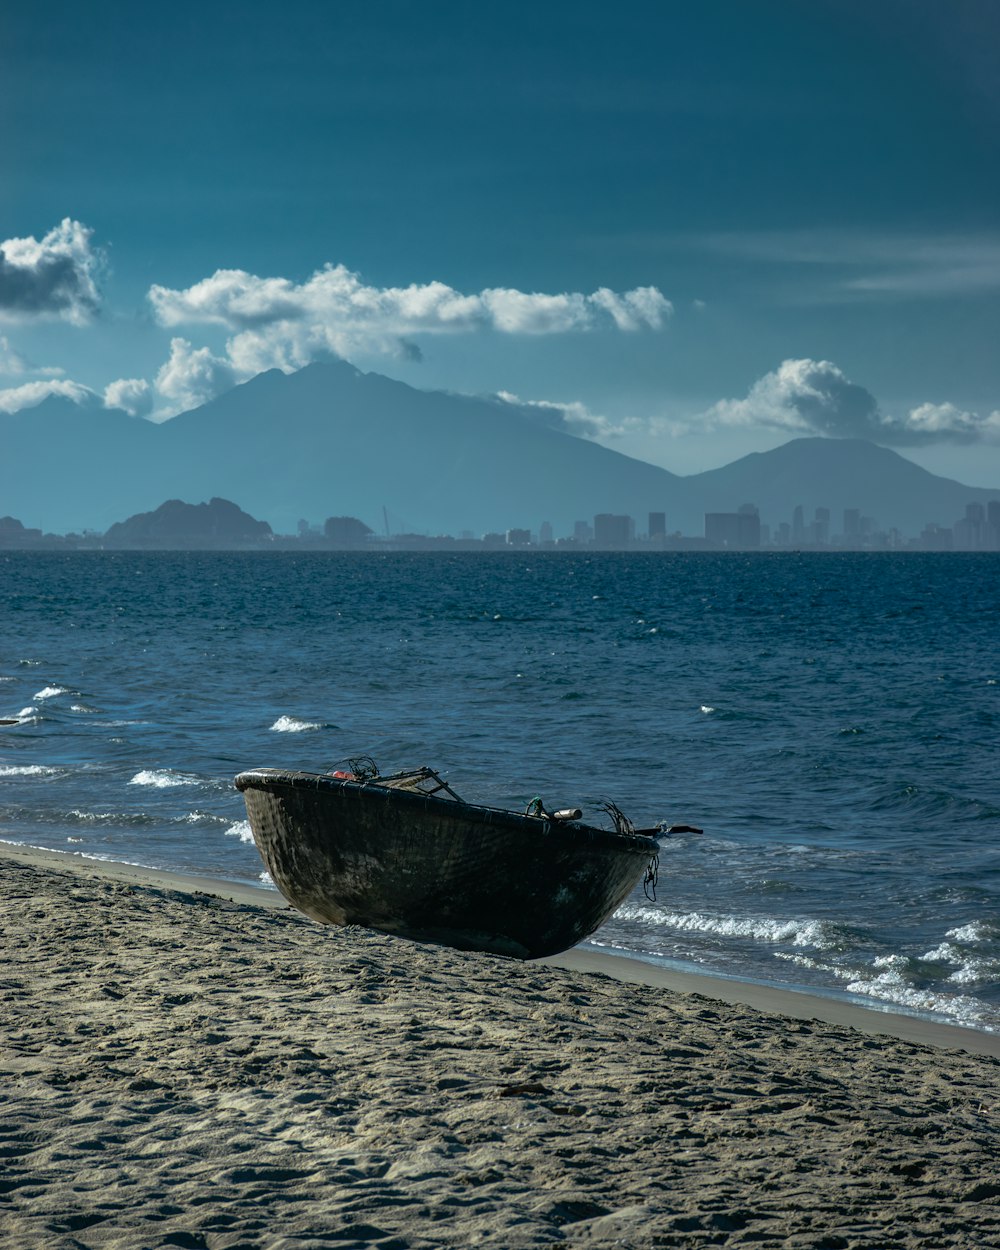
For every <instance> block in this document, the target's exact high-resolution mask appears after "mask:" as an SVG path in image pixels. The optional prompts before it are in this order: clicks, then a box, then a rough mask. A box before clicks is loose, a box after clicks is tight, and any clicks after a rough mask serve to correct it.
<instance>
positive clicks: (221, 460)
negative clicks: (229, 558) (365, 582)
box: [0, 361, 1000, 535]
mask: <svg viewBox="0 0 1000 1250" xmlns="http://www.w3.org/2000/svg"><path fill="white" fill-rule="evenodd" d="M213 496H222V497H224V498H226V499H232V500H236V501H237V502H238V504H239V506H240V507H241V508H244V509H246V510H247V512H249V513H251V514H252V515H253V516H254V517H258V518H261V519H262V520H265V521H267V522H268V523H269V524H270V525H271V527H272V528H273V529H274V531H275V532H276V533H294V532H295V531H296V529H297V526H298V522H299V520H300V519H305V520H308V521H310V522H312V523H314V524H315V523H322V521H323V520H324V518H326V517H329V516H334V515H340V516H343V515H350V516H356V517H359V518H361V519H362V520H363V521H365V522H366V523H367V524H369V525H370V526H371V527H372V528H373V529H375V530H376V531H378V532H380V533H381V532H383V528H384V521H383V518H384V517H385V516H386V515H387V514H388V516H389V517H390V518H391V523H392V529H393V532H400V531H402V530H412V531H414V532H420V533H428V534H436V533H452V534H458V533H460V532H461V531H463V530H468V531H472V532H474V533H476V534H481V533H483V532H486V531H500V532H503V531H505V530H507V529H508V528H511V527H524V528H531V529H537V527H538V525H539V523H540V522H542V521H549V522H551V523H552V525H553V527H554V528H555V532H556V533H557V534H559V533H568V532H572V528H573V524H574V522H575V521H578V520H586V521H592V519H593V517H594V515H595V514H597V513H602V512H609V513H616V514H628V515H630V516H632V517H634V518H635V519H636V522H637V529H639V530H640V531H641V530H644V529H645V527H646V518H647V514H648V513H649V512H663V513H665V514H666V524H667V530H668V532H674V531H680V532H682V533H685V534H692V535H696V534H701V533H702V532H703V529H704V514H705V513H706V512H715V511H719V512H735V511H736V509H737V508H738V507H739V506H740V505H742V504H745V503H753V504H756V505H757V507H758V508H759V510H760V514H761V517H762V519H763V520H764V521H765V522H768V523H770V524H772V525H777V524H778V523H779V522H781V521H790V520H791V517H792V511H793V509H794V508H795V507H796V506H797V505H802V506H803V508H804V510H805V515H806V520H807V521H808V520H809V519H811V517H812V515H813V513H814V511H815V509H816V508H817V507H826V508H829V509H830V511H831V519H832V528H833V529H834V530H839V528H840V519H841V513H842V510H843V509H847V508H856V509H858V510H859V511H860V512H861V513H863V514H865V515H867V516H871V517H874V518H876V519H877V521H878V523H879V526H880V527H881V528H884V529H887V528H889V527H895V528H897V529H899V530H901V531H902V532H903V533H905V534H917V533H919V531H920V530H921V529H922V528H923V526H924V525H925V524H926V523H928V522H937V523H939V524H942V525H951V524H953V522H954V521H955V520H957V519H958V518H959V517H961V516H962V515H963V513H964V511H965V507H966V505H967V504H968V503H972V502H982V503H985V502H986V501H988V500H990V499H1000V488H998V489H997V490H987V489H984V488H977V487H970V486H964V485H962V484H961V483H958V482H954V481H951V480H950V479H947V478H942V477H937V476H935V475H934V474H931V473H928V472H927V471H926V470H924V469H921V468H919V467H918V466H917V465H915V464H913V463H912V462H911V461H908V460H905V459H904V458H903V457H901V456H899V455H897V454H896V453H895V452H893V451H890V450H887V449H886V448H883V447H879V446H876V445H875V444H873V443H868V442H864V441H862V440H855V439H827V438H802V439H794V440H792V441H791V442H789V443H787V444H785V445H784V446H782V447H779V448H777V449H776V450H774V451H770V452H762V453H755V454H753V455H749V456H745V457H743V458H742V459H740V460H737V461H735V462H733V463H732V464H728V465H726V466H724V467H722V468H719V469H713V470H709V471H708V472H705V473H699V474H694V475H692V476H688V477H680V476H678V475H676V474H673V473H670V472H668V471H667V470H666V469H662V468H658V467H656V466H654V465H650V464H646V463H644V462H643V461H640V460H635V459H633V458H631V457H629V456H624V455H622V454H621V453H619V452H616V451H612V450H610V449H608V448H606V447H603V446H601V445H599V444H597V443H594V442H591V441H588V440H586V439H583V438H578V437H576V436H574V435H572V434H569V433H567V432H565V431H564V430H562V429H558V428H554V427H553V426H551V425H546V424H542V423H540V422H539V419H538V414H537V412H536V411H535V410H532V409H531V408H530V407H527V406H525V407H521V406H518V405H516V404H510V403H506V402H503V401H500V400H497V399H491V398H475V397H470V396H466V395H455V394H449V393H446V392H429V391H421V390H417V389H415V388H413V387H411V386H408V385H406V384H405V383H402V382H397V381H393V380H391V379H389V378H386V377H384V376H382V375H380V374H377V373H362V372H361V371H360V370H358V369H356V368H354V366H352V365H350V364H348V363H347V362H345V361H325V362H321V363H317V364H312V365H309V366H307V367H306V368H304V369H301V370H299V371H298V372H297V373H293V374H284V373H282V372H280V371H279V370H276V369H275V370H271V371H269V372H266V373H262V374H259V375H258V376H257V377H255V378H253V379H252V380H251V381H249V382H246V383H244V384H242V385H240V386H237V387H234V388H233V389H232V390H230V391H227V392H226V393H225V394H223V395H221V396H219V397H218V398H217V399H214V400H212V401H211V402H209V403H207V404H204V405H202V406H201V407H199V408H195V409H192V410H190V411H188V412H184V413H181V414H180V415H179V416H176V417H174V418H173V419H172V420H170V421H166V422H164V423H162V424H160V425H156V424H153V423H151V422H148V421H144V420H139V419H135V418H132V417H129V416H127V415H126V414H125V413H123V412H119V411H116V410H108V409H105V408H102V407H99V406H96V405H95V406H94V407H89V408H88V407H86V406H83V407H81V406H79V405H77V404H74V403H71V402H69V401H68V400H65V399H62V398H58V397H54V396H53V397H50V398H49V399H47V400H45V401H44V402H43V403H42V404H40V405H38V406H37V407H35V408H32V409H22V410H21V411H20V412H17V413H13V414H0V514H5V513H6V514H9V515H11V516H14V517H18V518H19V519H20V520H22V521H23V522H24V524H25V525H28V526H35V527H40V528H42V529H44V530H46V531H47V532H55V533H60V532H67V531H71V530H72V531H80V530H83V529H92V530H98V531H102V532H103V531H104V530H106V529H107V528H108V527H109V526H110V525H111V524H112V523H114V522H116V521H119V520H121V519H122V518H124V517H127V516H131V515H133V514H135V513H139V512H146V511H150V510H152V509H155V508H156V507H157V506H158V505H159V504H161V503H162V502H163V500H165V499H184V500H187V501H191V502H199V501H203V500H208V499H210V498H212V497H213Z"/></svg>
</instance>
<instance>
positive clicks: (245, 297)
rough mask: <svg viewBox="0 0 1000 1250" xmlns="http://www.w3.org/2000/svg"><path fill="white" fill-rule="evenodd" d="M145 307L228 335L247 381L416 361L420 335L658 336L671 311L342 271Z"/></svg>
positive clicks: (167, 322)
mask: <svg viewBox="0 0 1000 1250" xmlns="http://www.w3.org/2000/svg"><path fill="white" fill-rule="evenodd" d="M149 300H150V303H151V304H152V306H153V312H154V315H155V317H156V319H157V321H159V323H160V324H161V325H164V326H180V325H194V324H201V325H217V326H223V327H224V328H225V329H227V330H229V331H230V332H231V333H232V334H233V337H232V338H231V339H230V341H229V343H228V345H227V350H228V351H229V355H230V358H231V359H232V361H233V362H234V364H235V365H236V367H237V368H239V369H241V370H243V371H248V370H249V369H251V368H256V367H257V366H259V365H261V364H262V362H265V361H266V362H267V363H266V364H264V365H263V367H275V366H276V367H278V368H301V367H302V365H305V364H308V363H309V362H310V361H312V360H315V359H317V358H318V357H319V356H321V355H323V354H330V353H334V354H336V355H339V356H345V355H350V354H351V353H352V352H356V351H359V350H362V351H372V350H375V351H389V352H393V353H402V354H404V355H408V356H410V357H412V356H413V354H414V344H413V343H412V341H411V339H412V336H413V335H416V334H460V333H471V332H474V331H479V330H494V331H497V332H499V333H502V334H531V335H543V334H566V333H572V332H580V331H589V330H594V329H597V328H599V327H600V326H602V325H605V326H614V327H616V328H617V329H619V330H621V331H625V332H635V331H638V330H641V329H643V328H646V329H653V330H658V329H660V328H661V327H662V325H663V323H664V322H665V321H666V320H667V318H669V316H670V315H671V313H672V311H673V307H672V305H671V304H670V301H669V300H667V299H665V298H664V296H663V295H662V294H661V293H660V291H658V290H657V289H656V287H636V288H635V289H634V290H632V291H626V292H624V293H621V294H619V293H617V292H615V291H611V290H608V289H607V288H606V287H601V288H600V289H598V290H597V291H595V292H593V293H592V294H590V295H584V294H581V293H580V292H564V293H561V294H555V295H548V294H543V293H538V292H535V293H528V292H525V291H518V290H515V289H512V288H508V287H491V288H488V289H486V290H483V291H480V292H478V293H476V294H472V295H466V294H463V293H462V292H461V291H456V290H455V289H454V288H453V287H450V286H448V285H447V284H446V283H444V282H428V283H424V284H416V283H414V284H411V285H410V286H406V287H374V286H368V285H366V284H365V283H364V282H362V280H361V278H360V277H359V276H358V274H356V273H352V272H351V270H349V269H347V268H346V267H345V266H344V265H327V266H325V267H324V268H323V269H320V270H318V271H317V272H316V273H314V274H313V275H312V276H311V277H310V278H309V279H307V281H305V282H302V283H295V282H292V281H290V280H289V279H287V278H259V277H257V276H256V275H255V274H251V273H247V272H246V271H245V270H242V269H220V270H217V271H216V272H215V273H214V274H212V276H211V277H209V278H204V279H202V281H200V282H196V283H195V284H194V285H193V286H190V287H188V288H187V289H186V290H174V289H172V288H170V287H164V286H153V287H151V288H150V291H149ZM257 371H258V372H259V368H258V369H257Z"/></svg>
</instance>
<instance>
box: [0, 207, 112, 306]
mask: <svg viewBox="0 0 1000 1250" xmlns="http://www.w3.org/2000/svg"><path fill="white" fill-rule="evenodd" d="M92 233H93V231H91V230H90V229H89V228H88V227H87V226H85V225H83V224H82V223H81V222H79V221H73V220H72V219H71V218H69V217H66V218H65V219H64V220H63V221H62V222H60V224H59V225H58V226H56V227H54V229H52V230H50V231H49V232H48V234H46V235H45V236H44V237H43V238H41V239H36V238H34V236H29V237H28V238H26V239H6V240H4V241H3V242H2V243H0V318H3V319H5V320H9V321H25V320H30V319H33V318H41V317H58V318H61V319H62V320H64V321H69V322H72V323H73V324H74V325H83V324H85V323H86V322H87V321H89V320H90V319H91V318H92V317H93V316H94V314H95V313H96V312H97V309H98V306H99V304H100V293H99V291H98V287H97V276H98V272H99V270H100V268H101V264H102V260H101V257H100V256H99V255H98V254H97V253H96V252H94V251H93V250H92V249H91V246H90V238H91V235H92Z"/></svg>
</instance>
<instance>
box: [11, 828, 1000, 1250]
mask: <svg viewBox="0 0 1000 1250" xmlns="http://www.w3.org/2000/svg"><path fill="white" fill-rule="evenodd" d="M0 894H2V900H0V924H2V941H3V967H2V971H0V979H2V982H3V994H2V1007H0V1011H2V1022H0V1074H2V1077H3V1084H2V1087H0V1088H2V1093H0V1245H2V1246H4V1247H7V1246H10V1247H18V1248H19V1250H20V1248H24V1247H36V1246H37V1247H42V1246H45V1247H49V1246H52V1247H75V1248H79V1247H87V1248H89V1247H94V1248H97V1247H108V1246H116V1247H129V1248H133V1247H135V1248H144V1247H161V1246H162V1247H166V1246H181V1247H207V1248H208V1250H235V1248H236V1247H248V1248H249V1247H269V1248H270V1247H276V1248H277V1247H282V1248H283V1247H296V1248H298V1247H308V1248H310V1250H312V1248H318V1247H333V1246H335V1247H338V1248H340V1250H349V1248H351V1247H360V1246H382V1247H393V1248H395V1250H404V1248H407V1247H410V1248H413V1250H426V1248H430V1247H467V1246H490V1247H496V1248H497V1250H508V1248H509V1250H517V1248H519V1247H534V1246H587V1247H601V1246H608V1247H610V1246H624V1247H653V1246H670V1247H702V1246H705V1247H707V1246H725V1247H744V1246H746V1247H749V1246H754V1247H762V1246H763V1247H769V1246H781V1247H788V1248H789V1250H798V1248H802V1250H805V1248H806V1247H809V1248H810V1250H834V1248H841V1247H842V1248H845V1250H883V1248H886V1247H914V1248H915V1247H933V1248H934V1250H945V1248H948V1247H955V1248H956V1250H959V1248H961V1250H976V1248H977V1247H986V1246H991V1245H996V1244H1000V1082H998V1078H1000V1061H998V1059H997V1055H998V1054H1000V1038H997V1037H996V1036H994V1035H989V1034H980V1033H974V1032H970V1031H968V1030H962V1029H951V1028H948V1027H946V1026H940V1025H938V1026H936V1025H933V1024H928V1023H927V1022H923V1021H919V1020H912V1019H909V1018H907V1017H903V1016H889V1015H884V1014H882V1013H876V1012H869V1011H865V1010H863V1009H860V1008H855V1007H852V1006H850V1005H848V1004H841V1003H836V1002H834V1001H832V1000H825V999H820V998H812V997H810V996H807V995H798V994H794V993H790V992H787V991H778V990H766V989H760V988H758V987H754V986H739V985H737V984H736V983H733V982H723V981H717V980H715V979H714V978H713V979H708V978H698V977H694V978H691V977H685V976H683V975H682V974H678V973H666V972H663V971H662V970H660V969H657V968H653V967H652V966H649V965H643V964H640V963H635V962H632V961H628V960H620V959H617V958H610V957H609V958H606V959H602V958H601V957H600V956H596V955H594V954H592V953H590V952H581V951H574V952H570V953H569V954H567V955H565V956H561V957H560V958H559V959H558V960H554V961H546V962H544V963H535V964H528V965H525V964H519V963H515V962H512V961H507V960H503V959H499V958H496V957H493V956H488V955H478V954H466V953H461V952H457V951H450V950H446V949H442V948H438V947H432V946H423V945H418V944H416V943H411V942H407V941H404V940H401V939H394V938H389V937H386V936H384V935H381V934H377V933H372V932H370V931H368V930H363V929H358V928H349V929H336V928H324V927H321V926H317V925H314V924H312V923H310V922H309V921H307V920H305V919H304V918H302V917H300V916H298V915H297V914H296V913H294V912H292V911H290V910H288V909H286V908H284V907H283V905H282V904H281V900H280V899H279V898H278V897H277V896H276V895H273V894H268V893H266V892H263V891H258V890H253V889H251V888H249V887H239V886H233V887H228V886H222V885H221V884H220V883H219V882H218V881H211V882H209V881H202V882H199V881H197V880H195V879H191V878H181V877H178V876H175V875H172V874H166V873H154V872H152V871H150V870H147V869H139V868H129V867H127V866H123V865H105V864H95V863H94V862H92V861H82V860H70V861H68V860H67V858H66V857H64V856H57V855H54V854H46V853H44V852H34V851H26V850H22V849H20V848H11V847H6V846H5V847H0ZM608 972H613V973H616V974H618V975H615V976H612V975H607V973H608ZM692 991H694V992H692ZM727 1000H728V1001H727Z"/></svg>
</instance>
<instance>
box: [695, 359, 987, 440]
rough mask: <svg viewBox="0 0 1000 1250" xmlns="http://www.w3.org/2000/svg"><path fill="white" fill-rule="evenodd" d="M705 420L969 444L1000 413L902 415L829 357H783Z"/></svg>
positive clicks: (926, 407)
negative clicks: (893, 412)
mask: <svg viewBox="0 0 1000 1250" xmlns="http://www.w3.org/2000/svg"><path fill="white" fill-rule="evenodd" d="M702 420H703V425H704V426H705V427H707V428H709V429H711V428H718V427H723V426H726V427H744V428H749V427H760V426H764V427H769V428H772V429H780V430H787V431H789V433H796V434H823V435H828V436H830V437H833V438H865V439H870V440H871V441H873V442H877V443H888V444H895V445H899V446H907V445H909V446H915V445H918V444H921V443H931V442H942V443H943V442H950V443H970V442H979V441H984V440H993V439H994V438H997V437H998V436H1000V412H993V413H990V414H989V415H988V416H979V415H977V414H976V413H973V412H964V411H962V410H961V409H959V408H957V407H955V405H954V404H947V403H946V404H921V405H920V406H919V407H917V408H913V409H911V410H910V411H909V412H908V413H906V414H905V415H904V416H892V415H889V414H886V413H883V412H882V411H880V409H879V405H878V401H877V400H876V398H875V396H874V395H873V394H872V393H871V392H870V391H868V390H866V389H865V388H864V387H863V386H859V385H858V384H857V383H855V382H852V381H851V380H850V379H849V378H848V377H847V376H846V375H845V374H844V372H843V371H842V370H841V369H839V368H838V367H837V366H836V365H835V364H833V363H832V362H830V361H829V360H785V361H783V362H782V363H781V365H779V367H778V368H777V369H775V370H774V371H773V372H772V373H766V374H765V375H764V376H763V377H762V378H759V379H758V380H757V381H756V382H755V383H754V384H753V386H751V388H750V390H749V391H748V392H747V395H746V398H744V399H723V400H720V402H719V403H717V404H715V405H714V406H713V407H712V408H710V409H709V410H708V412H707V413H705V414H704V417H703V419H702Z"/></svg>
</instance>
